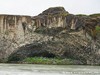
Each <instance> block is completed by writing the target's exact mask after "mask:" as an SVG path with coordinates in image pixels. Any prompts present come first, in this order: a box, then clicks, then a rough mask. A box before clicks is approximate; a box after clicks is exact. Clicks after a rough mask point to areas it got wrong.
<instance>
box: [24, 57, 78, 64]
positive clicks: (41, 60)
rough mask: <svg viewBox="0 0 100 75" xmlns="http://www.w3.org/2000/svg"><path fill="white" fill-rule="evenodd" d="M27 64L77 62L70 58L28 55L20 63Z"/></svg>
mask: <svg viewBox="0 0 100 75" xmlns="http://www.w3.org/2000/svg"><path fill="white" fill-rule="evenodd" d="M23 62H24V63H28V64H53V65H67V64H68V65H72V64H78V63H77V62H75V60H72V59H60V58H46V57H30V58H25V59H24V60H23V61H22V63H23Z"/></svg>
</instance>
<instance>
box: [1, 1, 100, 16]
mask: <svg viewBox="0 0 100 75" xmlns="http://www.w3.org/2000/svg"><path fill="white" fill-rule="evenodd" d="M57 6H62V7H64V8H65V9H66V11H68V12H69V13H71V14H87V15H88V14H94V13H100V0H0V14H14V15H30V16H35V15H38V14H39V13H41V12H42V11H44V10H46V9H48V8H49V7H57Z"/></svg>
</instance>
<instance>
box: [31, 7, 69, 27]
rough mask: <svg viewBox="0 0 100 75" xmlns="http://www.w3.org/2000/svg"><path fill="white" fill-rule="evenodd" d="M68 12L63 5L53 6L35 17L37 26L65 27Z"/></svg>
mask: <svg viewBox="0 0 100 75" xmlns="http://www.w3.org/2000/svg"><path fill="white" fill-rule="evenodd" d="M67 14H68V12H67V11H66V10H65V9H64V8H63V7H52V8H49V9H47V10H45V11H43V12H42V13H41V14H39V15H38V16H35V17H33V20H35V25H36V27H37V28H38V27H40V26H45V27H49V28H51V27H65V26H66V15H67Z"/></svg>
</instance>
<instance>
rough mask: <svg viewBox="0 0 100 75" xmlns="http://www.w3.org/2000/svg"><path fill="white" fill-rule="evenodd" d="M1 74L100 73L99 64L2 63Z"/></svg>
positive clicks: (66, 74) (87, 74)
mask: <svg viewBox="0 0 100 75" xmlns="http://www.w3.org/2000/svg"><path fill="white" fill-rule="evenodd" d="M0 75H100V67H99V66H79V65H35V64H0Z"/></svg>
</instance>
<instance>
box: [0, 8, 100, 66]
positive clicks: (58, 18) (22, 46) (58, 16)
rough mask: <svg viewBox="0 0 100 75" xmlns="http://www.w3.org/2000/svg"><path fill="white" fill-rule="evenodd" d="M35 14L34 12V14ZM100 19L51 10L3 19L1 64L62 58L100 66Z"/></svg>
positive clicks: (96, 16)
mask: <svg viewBox="0 0 100 75" xmlns="http://www.w3.org/2000/svg"><path fill="white" fill-rule="evenodd" d="M33 13H34V12H33ZM99 37H100V15H99V14H93V15H74V14H70V13H69V12H67V11H66V10H65V9H64V8H63V7H51V8H49V9H47V10H45V11H43V12H42V13H40V14H39V15H37V16H25V15H4V14H1V15H0V62H11V61H15V62H16V61H21V60H23V59H25V58H27V57H34V56H38V57H49V58H54V57H60V58H62V59H63V58H70V59H75V60H77V61H78V62H77V63H79V64H90V65H99V64H100V38H99Z"/></svg>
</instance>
